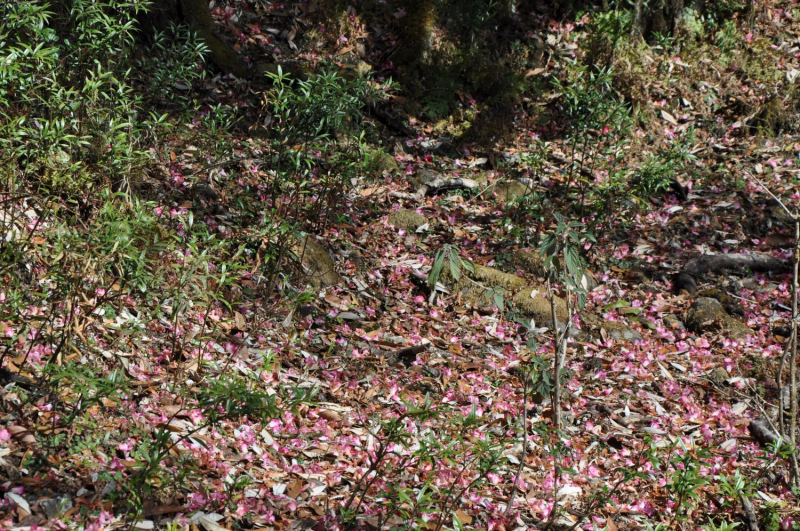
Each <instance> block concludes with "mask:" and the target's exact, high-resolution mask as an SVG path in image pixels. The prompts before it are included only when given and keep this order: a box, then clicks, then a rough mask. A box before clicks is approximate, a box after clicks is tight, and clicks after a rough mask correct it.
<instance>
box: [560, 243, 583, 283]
mask: <svg viewBox="0 0 800 531" xmlns="http://www.w3.org/2000/svg"><path fill="white" fill-rule="evenodd" d="M564 259H565V260H566V262H567V271H569V274H570V276H572V277H573V278H576V279H577V278H581V276H582V275H583V259H582V258H581V255H580V253H579V252H578V248H577V247H575V246H574V245H568V246H567V247H566V249H564Z"/></svg>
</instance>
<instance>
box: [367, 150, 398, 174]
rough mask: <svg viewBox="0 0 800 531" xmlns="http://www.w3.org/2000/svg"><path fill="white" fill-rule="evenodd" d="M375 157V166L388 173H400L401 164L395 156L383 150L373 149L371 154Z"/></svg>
mask: <svg viewBox="0 0 800 531" xmlns="http://www.w3.org/2000/svg"><path fill="white" fill-rule="evenodd" d="M369 155H370V156H372V157H374V159H375V168H376V169H377V170H378V171H381V172H386V173H392V174H395V173H400V166H399V165H398V164H397V161H396V160H395V158H394V157H393V156H391V155H390V154H388V153H384V152H383V151H379V150H373V151H371V152H370V154H369Z"/></svg>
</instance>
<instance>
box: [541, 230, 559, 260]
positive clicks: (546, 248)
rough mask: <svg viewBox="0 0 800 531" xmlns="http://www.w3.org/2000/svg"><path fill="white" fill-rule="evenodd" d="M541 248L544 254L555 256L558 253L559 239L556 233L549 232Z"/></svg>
mask: <svg viewBox="0 0 800 531" xmlns="http://www.w3.org/2000/svg"><path fill="white" fill-rule="evenodd" d="M539 249H540V252H541V254H542V256H545V257H553V256H555V255H556V254H557V253H558V239H557V238H556V235H555V234H548V235H547V236H545V237H544V239H543V240H542V244H541V246H540V248H539Z"/></svg>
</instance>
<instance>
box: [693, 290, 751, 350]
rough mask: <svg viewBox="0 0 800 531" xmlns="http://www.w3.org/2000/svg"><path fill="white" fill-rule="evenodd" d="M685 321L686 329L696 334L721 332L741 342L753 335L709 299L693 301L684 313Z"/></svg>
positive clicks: (714, 300) (714, 301)
mask: <svg viewBox="0 0 800 531" xmlns="http://www.w3.org/2000/svg"><path fill="white" fill-rule="evenodd" d="M685 321H686V327H687V328H688V329H689V330H690V331H692V332H694V333H696V334H702V333H703V332H706V331H709V330H722V331H724V332H725V333H727V334H728V335H729V336H730V338H731V339H734V340H741V339H744V338H745V337H747V336H748V335H751V334H753V331H752V330H750V329H749V328H747V326H745V324H744V323H742V322H741V321H739V320H738V319H736V318H735V317H732V316H730V315H728V313H727V312H726V311H725V308H723V307H722V304H721V303H720V302H719V301H718V300H717V299H712V298H711V297H700V298H699V299H697V300H696V301H694V304H692V306H691V307H690V308H689V310H688V311H687V312H686V320H685Z"/></svg>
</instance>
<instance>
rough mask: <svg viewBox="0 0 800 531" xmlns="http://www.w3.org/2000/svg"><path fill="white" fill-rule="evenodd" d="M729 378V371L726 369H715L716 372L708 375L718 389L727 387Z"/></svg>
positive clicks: (713, 371)
mask: <svg viewBox="0 0 800 531" xmlns="http://www.w3.org/2000/svg"><path fill="white" fill-rule="evenodd" d="M729 377H730V375H729V374H728V371H726V370H725V367H715V368H714V370H712V371H711V372H710V373H709V374H708V379H709V380H711V382H712V383H713V384H714V385H716V386H717V387H722V386H723V385H725V382H727V381H728V378H729Z"/></svg>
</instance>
